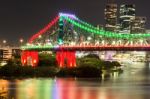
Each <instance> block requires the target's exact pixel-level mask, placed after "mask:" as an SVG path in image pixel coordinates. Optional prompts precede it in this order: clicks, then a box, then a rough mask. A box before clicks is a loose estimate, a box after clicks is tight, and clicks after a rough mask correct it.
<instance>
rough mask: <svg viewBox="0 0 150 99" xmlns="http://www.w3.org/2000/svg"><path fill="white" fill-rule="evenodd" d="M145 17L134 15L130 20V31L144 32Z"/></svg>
mask: <svg viewBox="0 0 150 99" xmlns="http://www.w3.org/2000/svg"><path fill="white" fill-rule="evenodd" d="M145 23H146V17H137V16H136V17H135V19H134V20H132V22H131V33H146V29H145Z"/></svg>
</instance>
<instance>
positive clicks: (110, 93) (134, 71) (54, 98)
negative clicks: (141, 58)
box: [0, 63, 150, 99]
mask: <svg viewBox="0 0 150 99" xmlns="http://www.w3.org/2000/svg"><path fill="white" fill-rule="evenodd" d="M0 99H150V69H149V64H146V63H133V64H128V65H126V66H125V68H124V73H123V74H121V75H119V76H118V77H115V76H113V77H112V78H110V79H107V80H100V79H77V78H76V79H75V78H66V79H63V78H61V79H60V78H55V79H51V78H33V79H21V80H3V79H1V80H0Z"/></svg>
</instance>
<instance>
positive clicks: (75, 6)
mask: <svg viewBox="0 0 150 99" xmlns="http://www.w3.org/2000/svg"><path fill="white" fill-rule="evenodd" d="M85 2H87V1H85V0H83V1H80V0H76V1H75V0H74V1H69V0H64V2H59V1H56V0H55V1H54V0H51V1H48V0H47V1H46V0H45V1H43V2H39V1H35V2H34V1H25V0H22V1H19V0H15V1H9V2H8V1H2V2H1V4H0V6H1V9H0V12H1V16H0V22H1V24H0V26H1V29H0V41H1V42H2V40H3V39H6V40H8V42H12V43H14V42H18V41H19V39H20V38H24V39H26V40H27V39H29V37H31V36H32V35H33V34H35V33H36V32H37V31H39V30H40V29H41V28H43V27H44V26H45V25H46V24H47V23H48V22H49V21H50V20H51V19H53V18H54V17H55V16H56V15H57V14H58V13H59V12H69V13H73V14H76V15H77V16H79V17H80V18H82V19H84V20H85V21H87V22H89V23H92V24H94V25H96V24H102V25H104V8H105V5H106V3H107V0H101V1H99V0H96V1H94V2H92V1H88V3H85ZM116 3H117V4H118V5H120V4H127V3H129V4H135V5H136V14H137V15H139V16H146V17H147V20H148V21H147V25H146V28H149V27H150V22H149V20H150V19H149V16H150V15H149V14H148V10H145V9H148V8H150V7H149V6H148V4H149V1H142V2H141V1H137V0H132V1H129V0H120V1H117V2H116Z"/></svg>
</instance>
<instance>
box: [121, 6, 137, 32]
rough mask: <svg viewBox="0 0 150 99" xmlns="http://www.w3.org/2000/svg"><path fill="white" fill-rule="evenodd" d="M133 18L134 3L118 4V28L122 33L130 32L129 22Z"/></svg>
mask: <svg viewBox="0 0 150 99" xmlns="http://www.w3.org/2000/svg"><path fill="white" fill-rule="evenodd" d="M134 19H135V5H134V4H124V5H121V6H120V18H119V23H120V29H121V32H122V33H131V22H132V21H133V20H134Z"/></svg>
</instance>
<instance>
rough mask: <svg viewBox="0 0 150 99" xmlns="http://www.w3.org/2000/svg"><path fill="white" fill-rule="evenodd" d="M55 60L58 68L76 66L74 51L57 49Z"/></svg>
mask: <svg viewBox="0 0 150 99" xmlns="http://www.w3.org/2000/svg"><path fill="white" fill-rule="evenodd" d="M56 60H57V63H58V66H59V67H60V68H63V67H68V68H72V67H76V56H75V51H57V52H56Z"/></svg>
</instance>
